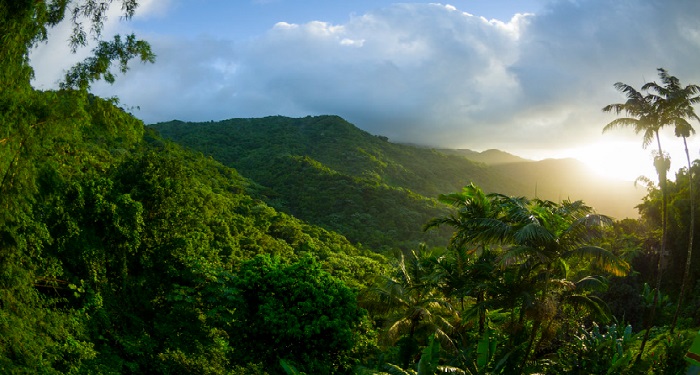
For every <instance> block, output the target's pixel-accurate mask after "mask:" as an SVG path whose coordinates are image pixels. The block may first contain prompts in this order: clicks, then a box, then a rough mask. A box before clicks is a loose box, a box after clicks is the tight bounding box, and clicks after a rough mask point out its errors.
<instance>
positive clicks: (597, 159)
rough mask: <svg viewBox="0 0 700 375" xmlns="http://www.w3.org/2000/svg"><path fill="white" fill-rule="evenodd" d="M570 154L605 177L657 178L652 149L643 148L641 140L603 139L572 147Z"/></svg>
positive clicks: (621, 178)
mask: <svg viewBox="0 0 700 375" xmlns="http://www.w3.org/2000/svg"><path fill="white" fill-rule="evenodd" d="M569 155H570V156H571V157H573V158H576V159H578V160H580V161H582V162H583V163H585V164H586V165H588V166H589V167H590V168H592V169H593V171H594V172H596V173H598V174H599V175H601V176H603V177H607V178H612V179H617V180H623V181H634V180H635V179H636V178H637V177H639V176H646V177H648V178H650V179H652V180H656V172H655V171H654V167H653V163H652V156H651V150H649V149H647V150H644V149H642V148H641V147H640V145H639V142H628V141H601V142H597V143H594V144H591V145H589V146H584V147H579V148H575V149H571V150H570V151H569Z"/></svg>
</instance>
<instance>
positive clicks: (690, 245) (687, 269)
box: [671, 137, 695, 333]
mask: <svg viewBox="0 0 700 375" xmlns="http://www.w3.org/2000/svg"><path fill="white" fill-rule="evenodd" d="M683 145H684V146H685V156H686V159H687V160H688V194H689V195H690V229H689V230H688V255H687V256H686V259H685V269H684V270H683V281H681V292H680V294H679V295H678V305H676V312H675V313H674V314H673V321H672V322H671V333H673V331H674V330H675V329H676V323H677V322H678V315H679V313H680V311H681V305H682V304H683V297H684V296H685V292H686V290H687V289H688V283H689V282H690V280H689V279H690V264H691V262H692V260H693V236H694V232H695V195H693V165H692V164H691V163H690V153H689V152H688V142H687V141H686V138H685V137H683Z"/></svg>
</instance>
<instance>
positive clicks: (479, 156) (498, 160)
mask: <svg viewBox="0 0 700 375" xmlns="http://www.w3.org/2000/svg"><path fill="white" fill-rule="evenodd" d="M438 151H440V152H443V153H445V154H448V155H460V156H464V157H465V158H467V159H469V160H472V161H476V162H480V163H484V164H488V165H495V164H506V163H522V162H529V161H532V160H528V159H524V158H521V157H519V156H515V155H513V154H509V153H507V152H505V151H501V150H495V149H490V150H486V151H482V152H478V151H472V150H469V149H439V150H438Z"/></svg>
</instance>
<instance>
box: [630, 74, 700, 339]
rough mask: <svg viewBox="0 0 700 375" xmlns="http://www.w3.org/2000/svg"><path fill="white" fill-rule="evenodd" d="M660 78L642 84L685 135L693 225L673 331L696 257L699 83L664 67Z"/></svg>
mask: <svg viewBox="0 0 700 375" xmlns="http://www.w3.org/2000/svg"><path fill="white" fill-rule="evenodd" d="M658 72H659V78H661V83H662V84H661V85H659V84H657V83H656V82H650V83H647V84H646V85H644V86H643V89H647V90H652V91H655V92H656V93H657V95H658V96H659V97H660V99H661V100H660V103H661V104H662V109H661V110H662V111H664V112H665V113H666V114H665V116H664V117H667V118H668V121H670V123H671V124H673V125H674V132H675V134H676V137H681V138H683V146H684V148H685V156H686V160H687V162H688V194H689V196H690V225H689V228H688V252H687V255H686V261H685V268H684V271H683V279H682V281H681V291H680V293H679V295H678V304H677V306H676V312H675V313H674V316H673V321H672V323H671V333H673V330H674V329H675V326H676V322H677V321H678V314H679V312H680V309H681V304H682V302H683V297H684V295H685V292H686V290H687V289H688V279H689V275H690V264H691V262H692V258H693V237H694V230H695V196H694V195H693V169H692V164H691V162H690V153H689V152H688V142H687V140H686V139H687V138H688V137H690V136H691V135H692V134H695V129H693V126H692V125H691V124H690V123H689V122H688V120H689V119H694V120H698V121H700V117H698V115H697V114H696V113H695V110H694V109H693V105H694V104H697V103H700V95H697V94H698V93H699V92H700V86H698V85H687V86H685V87H683V86H682V85H681V83H680V80H679V79H678V78H676V77H674V76H672V75H670V74H669V73H668V72H667V71H666V70H665V69H663V68H659V69H658Z"/></svg>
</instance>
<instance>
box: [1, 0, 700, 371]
mask: <svg viewBox="0 0 700 375" xmlns="http://www.w3.org/2000/svg"><path fill="white" fill-rule="evenodd" d="M111 3H112V2H110V1H107V2H95V1H87V2H82V1H77V2H75V1H70V0H69V1H57V2H46V1H0V20H1V21H2V22H0V35H3V37H2V38H0V86H1V87H2V88H3V89H2V90H0V373H2V374H226V375H240V374H246V375H248V374H253V375H268V374H269V375H284V374H287V375H289V374H322V375H326V374H372V375H383V374H387V373H390V374H415V373H418V374H438V373H454V374H534V373H537V374H572V373H587V374H588V373H590V374H611V373H616V374H617V373H619V374H666V373H668V374H677V373H682V372H684V369H685V368H686V367H687V366H686V363H685V362H684V361H683V355H684V353H685V352H686V350H687V348H689V347H690V345H691V342H693V340H694V338H695V337H696V332H697V329H698V328H697V327H698V326H700V283H697V280H698V278H699V277H700V275H698V269H700V263H699V262H700V259H698V257H695V258H693V259H692V262H691V258H690V254H691V253H692V250H693V249H692V247H693V246H692V244H693V241H692V240H693V238H692V233H693V232H692V231H691V232H690V233H691V235H690V236H688V235H687V234H688V230H687V229H688V227H689V225H688V223H691V224H692V223H695V224H694V225H695V226H698V225H700V224H698V223H697V222H696V221H694V220H693V219H692V218H694V214H693V213H694V210H693V208H694V205H693V204H692V202H693V201H697V199H698V197H697V195H698V194H699V193H700V186H698V181H697V179H691V178H690V177H691V175H692V174H695V175H698V174H700V162H698V161H696V162H695V164H694V165H692V169H691V168H690V166H689V169H690V170H688V169H686V170H680V171H679V174H678V175H677V176H676V181H675V182H670V181H669V183H668V184H662V185H661V186H663V187H664V189H662V190H659V189H656V188H654V186H652V185H650V186H648V187H647V188H648V192H649V193H648V194H647V195H646V196H645V197H644V200H643V202H642V204H641V210H640V212H641V214H642V218H641V219H640V220H631V219H628V220H623V221H613V220H611V219H610V218H609V217H607V216H604V215H598V214H596V212H595V211H594V210H593V209H592V208H591V207H590V206H588V205H587V204H586V202H583V201H581V200H571V201H570V200H562V201H560V202H559V201H556V202H555V201H549V200H546V199H537V198H533V199H528V198H525V197H518V196H513V195H521V194H525V195H527V193H526V190H527V189H529V188H531V187H532V185H533V179H534V181H535V183H536V185H537V186H538V193H537V194H538V196H539V195H540V194H543V193H541V192H540V191H541V190H542V189H545V187H544V186H543V187H540V186H539V185H540V184H545V185H546V182H548V181H549V180H548V179H549V178H550V174H547V173H541V172H540V170H539V169H538V168H539V167H538V166H541V165H544V164H548V163H554V164H557V163H559V164H561V165H559V166H553V167H550V168H553V169H550V170H554V171H558V172H557V173H558V175H559V176H560V177H563V173H564V171H565V170H570V169H572V168H571V164H570V163H568V164H567V162H566V161H563V162H558V161H545V162H540V163H529V162H522V163H521V162H520V161H517V160H516V161H517V162H518V163H515V164H513V163H511V164H507V163H500V164H499V165H498V166H496V165H493V166H489V165H487V164H485V163H483V162H479V163H475V162H471V161H469V160H468V159H466V158H465V157H464V156H461V155H448V154H447V153H445V152H439V151H436V150H431V149H425V148H416V147H409V146H405V145H396V144H392V143H390V142H388V139H386V138H384V137H379V136H372V135H370V134H367V133H366V132H362V131H360V130H358V129H357V128H355V127H354V126H352V125H351V124H348V123H347V122H345V121H343V120H342V119H340V118H338V117H333V116H322V117H307V118H304V119H288V118H283V117H271V118H265V119H241V120H229V121H224V122H221V123H213V122H212V123H202V124H190V123H181V122H173V123H170V124H160V125H156V126H154V127H153V128H149V127H146V126H145V125H144V124H143V122H142V121H140V120H139V119H137V118H135V117H134V116H132V115H131V114H129V113H128V112H127V111H126V110H124V109H123V108H121V107H120V106H119V102H118V100H117V99H115V98H112V99H103V98H100V97H97V96H94V95H92V94H90V91H89V88H90V85H91V84H92V83H93V82H94V81H96V80H100V79H104V80H106V81H108V82H111V81H113V80H114V79H115V76H114V75H113V74H112V73H111V72H110V70H111V69H112V68H119V69H120V70H121V71H122V72H125V71H126V70H127V63H128V62H129V60H131V59H133V58H135V57H140V59H141V60H142V61H153V58H154V56H153V54H152V53H151V51H150V46H149V45H148V43H146V42H144V41H141V40H138V39H136V37H135V36H134V35H129V36H126V37H124V38H122V37H120V36H115V37H114V39H113V40H111V41H103V40H100V41H99V43H98V44H97V47H96V48H95V49H94V50H93V53H92V55H91V57H88V58H87V59H86V60H84V61H82V62H81V63H78V64H76V65H75V66H74V67H73V68H72V69H71V70H70V71H68V72H67V73H66V77H65V78H64V80H62V81H61V84H60V89H58V90H38V89H36V88H34V87H32V85H31V78H32V76H33V70H32V67H31V65H30V64H29V63H30V61H29V59H28V56H29V53H28V51H29V50H30V49H31V48H32V46H34V45H35V44H36V43H39V42H42V41H45V40H47V38H48V36H49V32H48V28H50V27H51V26H54V25H56V24H58V23H59V22H61V21H62V20H63V19H64V17H67V18H68V21H70V22H71V25H72V26H73V31H72V34H71V35H72V38H71V41H70V44H71V47H76V46H80V45H85V44H87V42H86V40H87V38H88V36H89V38H95V39H99V36H100V28H101V27H102V24H103V22H104V20H105V19H106V17H107V12H108V10H109V9H110V4H111ZM119 3H121V5H122V8H121V9H122V12H123V13H124V14H123V16H124V17H126V18H128V17H130V16H131V15H133V12H134V9H135V8H136V5H138V2H137V1H135V0H122V1H119ZM110 14H111V13H110ZM76 16H77V17H76ZM83 17H84V18H83ZM83 20H84V21H86V22H87V25H85V26H84V25H83V24H82V21H83ZM674 87H675V86H670V88H671V89H673V90H671V91H670V92H672V93H674V95H672V97H673V98H678V96H677V95H675V94H676V93H677V92H678V91H677V90H676V89H675V88H674ZM697 91H700V88H698V90H697ZM630 92H631V91H630ZM693 92H696V91H693ZM697 100H700V99H697ZM693 101H695V99H693ZM631 103H632V104H635V102H634V101H632V102H631ZM669 103H670V104H669ZM677 103H681V104H683V103H684V102H678V101H676V100H673V101H669V102H668V103H664V102H661V104H662V105H660V106H653V107H650V108H651V112H652V114H653V113H655V111H658V112H659V113H663V114H667V113H670V112H669V111H670V110H675V109H678V108H681V109H684V110H685V109H687V108H686V107H685V106H684V104H683V105H679V104H677ZM628 104H630V102H628ZM671 104H673V105H671ZM686 104H687V103H686ZM639 113H641V112H638V111H632V114H639ZM687 114H688V112H682V113H681V115H683V116H686V115H687ZM645 118H646V117H645ZM650 118H652V119H658V118H662V116H658V113H657V115H655V116H651V117H650ZM663 118H665V117H663ZM623 122H626V120H625V121H623ZM652 125H654V126H656V125H655V124H652ZM154 128H155V129H158V130H159V131H160V132H162V133H163V134H166V135H168V137H171V138H173V139H178V140H179V141H180V142H182V143H183V144H186V145H188V147H184V146H182V145H180V144H177V143H174V142H172V141H170V140H167V139H164V138H162V137H161V135H159V134H158V132H157V131H156V130H155V129H154ZM653 129H656V128H652V130H653ZM193 149H198V150H201V152H196V151H193ZM460 152H462V153H464V152H463V151H457V153H460ZM495 154H496V155H497V156H498V157H499V158H501V160H504V159H503V158H502V157H503V156H505V157H506V158H505V160H508V159H509V158H510V157H509V156H508V155H504V154H502V153H500V152H495ZM207 155H211V156H214V157H208V156H207ZM215 159H219V160H215ZM660 160H661V159H660ZM661 161H663V160H661ZM659 165H660V166H663V164H661V163H660V164H659ZM233 167H235V168H233ZM557 168H558V169H557ZM659 170H660V171H663V169H661V168H660V169H659ZM691 171H692V172H693V173H692V174H691V173H690V172H691ZM575 172H577V173H580V174H581V176H582V178H583V180H576V179H572V181H574V182H575V183H577V184H584V182H582V181H584V180H585V178H587V177H586V176H585V175H584V174H585V172H583V171H575ZM554 181H557V180H554ZM473 183H478V184H480V185H481V186H483V188H482V187H479V186H477V185H475V184H473ZM562 189H563V188H560V189H559V191H558V192H559V193H560V194H564V193H563V192H562V191H561V190H562ZM487 192H494V193H492V194H488V193H487ZM691 192H692V193H693V195H691V194H689V193H691ZM443 193H445V194H443ZM438 196H439V198H438V199H436V197H438ZM579 198H581V197H572V199H579ZM689 201H690V202H691V203H690V204H689ZM601 211H603V210H601ZM603 212H604V211H603ZM662 223H663V224H662ZM423 226H427V227H429V228H431V231H429V232H427V233H424V232H423V230H422V228H423ZM329 229H332V230H329ZM693 229H695V230H696V231H697V229H698V228H693ZM667 232H668V233H667ZM343 234H345V235H343ZM664 239H667V241H665V242H664ZM421 242H427V245H424V244H422V243H421ZM666 242H667V243H666ZM697 243H698V242H697V241H696V242H695V244H696V245H695V247H697ZM660 245H664V246H665V247H664V246H660ZM396 248H400V251H399V250H397V249H396ZM659 249H662V250H659ZM663 249H666V250H667V251H666V250H663ZM389 250H391V251H389ZM686 254H687V255H686ZM686 259H687V261H685V262H684V260H686ZM654 270H658V271H657V272H656V274H655V272H654ZM681 270H683V272H680V271H681ZM662 274H663V276H664V278H663V280H662V278H661V277H660V275H662ZM686 276H688V277H686ZM610 280H612V282H609V281H610ZM653 282H654V283H655V284H656V285H657V288H656V290H654V289H652V287H650V284H651V283H653ZM686 284H687V285H688V286H689V289H688V290H689V293H688V296H687V298H686V299H685V300H683V299H682V298H681V297H682V293H680V294H678V292H677V291H678V289H679V288H678V286H679V285H686ZM681 290H682V289H681ZM672 302H674V303H672ZM672 317H673V318H672ZM652 328H654V329H652ZM642 329H644V330H642ZM642 335H643V337H644V338H642ZM695 340H696V342H695V343H694V344H693V345H694V347H696V346H697V345H698V344H700V338H699V339H695ZM645 345H647V346H646V348H647V349H646V351H645ZM697 364H699V365H700V362H697Z"/></svg>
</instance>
